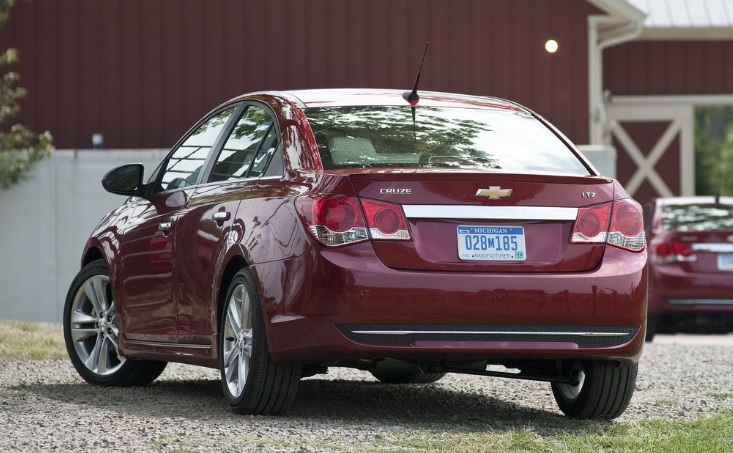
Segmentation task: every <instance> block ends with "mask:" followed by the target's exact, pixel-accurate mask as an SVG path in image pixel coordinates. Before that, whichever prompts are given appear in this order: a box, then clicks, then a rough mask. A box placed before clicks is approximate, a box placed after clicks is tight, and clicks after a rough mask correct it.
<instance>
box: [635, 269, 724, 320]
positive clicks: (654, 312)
mask: <svg viewBox="0 0 733 453" xmlns="http://www.w3.org/2000/svg"><path fill="white" fill-rule="evenodd" d="M716 313H731V314H733V274H728V273H710V274H703V273H700V274H690V273H688V272H685V271H683V270H681V269H680V268H679V267H677V266H664V265H653V266H651V267H650V275H649V316H653V317H659V316H663V315H684V314H690V315H693V314H707V315H714V314H716Z"/></svg>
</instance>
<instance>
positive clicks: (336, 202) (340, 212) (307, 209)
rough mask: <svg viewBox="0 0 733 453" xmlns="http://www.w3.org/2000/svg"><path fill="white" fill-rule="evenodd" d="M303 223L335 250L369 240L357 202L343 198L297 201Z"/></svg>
mask: <svg viewBox="0 0 733 453" xmlns="http://www.w3.org/2000/svg"><path fill="white" fill-rule="evenodd" d="M295 206H296V207H297V209H298V213H299V214H300V216H301V218H302V219H303V222H304V223H305V224H306V225H307V226H308V229H309V230H310V232H311V233H312V234H313V236H314V237H315V238H316V239H318V241H319V242H321V243H322V244H323V245H328V246H336V245H343V244H351V243H354V242H359V241H365V240H367V239H369V235H368V233H367V229H366V223H365V222H364V215H363V214H362V213H361V207H360V206H359V200H358V199H357V198H356V197H353V196H346V195H319V196H315V197H309V196H304V197H298V198H297V199H296V200H295Z"/></svg>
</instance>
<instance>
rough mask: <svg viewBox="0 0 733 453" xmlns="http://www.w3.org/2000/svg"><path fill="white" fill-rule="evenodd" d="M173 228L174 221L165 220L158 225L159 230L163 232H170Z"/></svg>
mask: <svg viewBox="0 0 733 453" xmlns="http://www.w3.org/2000/svg"><path fill="white" fill-rule="evenodd" d="M172 229H173V222H163V223H161V224H159V225H158V230H160V231H162V232H163V233H170V231H171V230H172Z"/></svg>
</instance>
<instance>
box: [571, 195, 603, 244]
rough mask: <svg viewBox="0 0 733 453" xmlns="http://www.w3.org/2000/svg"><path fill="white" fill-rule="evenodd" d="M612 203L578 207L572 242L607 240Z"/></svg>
mask: <svg viewBox="0 0 733 453" xmlns="http://www.w3.org/2000/svg"><path fill="white" fill-rule="evenodd" d="M610 217H611V203H604V204H600V205H596V206H588V207H585V208H580V209H578V217H577V218H576V220H575V227H574V228H573V235H572V239H571V242H591V243H597V242H606V236H607V233H608V221H609V218H610Z"/></svg>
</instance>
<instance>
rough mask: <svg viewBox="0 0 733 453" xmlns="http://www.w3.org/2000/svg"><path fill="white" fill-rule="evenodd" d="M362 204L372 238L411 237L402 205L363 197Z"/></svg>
mask: <svg viewBox="0 0 733 453" xmlns="http://www.w3.org/2000/svg"><path fill="white" fill-rule="evenodd" d="M361 204H362V206H363V207H364V213H365V214H366V219H367V225H369V232H370V233H371V235H372V239H405V240H406V239H410V230H409V229H408V227H407V219H406V218H405V213H404V212H403V211H402V206H400V205H398V204H394V203H387V202H384V201H377V200H371V199H368V198H362V199H361Z"/></svg>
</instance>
